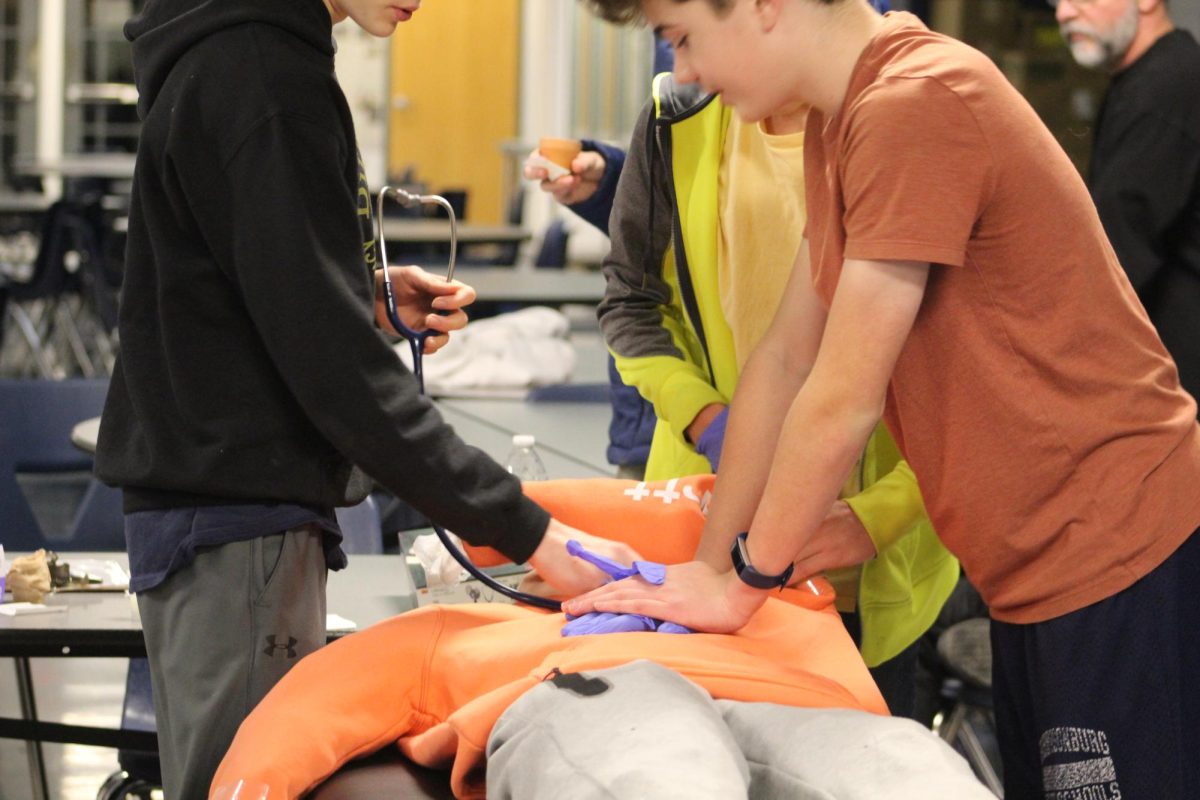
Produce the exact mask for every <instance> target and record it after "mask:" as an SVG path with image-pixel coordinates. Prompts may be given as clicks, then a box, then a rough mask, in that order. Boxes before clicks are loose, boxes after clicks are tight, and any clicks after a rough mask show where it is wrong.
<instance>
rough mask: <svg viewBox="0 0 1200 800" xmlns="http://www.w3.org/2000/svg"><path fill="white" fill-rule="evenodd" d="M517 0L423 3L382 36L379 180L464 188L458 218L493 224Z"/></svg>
mask: <svg viewBox="0 0 1200 800" xmlns="http://www.w3.org/2000/svg"><path fill="white" fill-rule="evenodd" d="M519 21H520V0H429V1H428V2H425V3H422V4H421V9H420V11H418V12H417V13H416V15H415V16H414V17H413V19H412V20H411V21H409V22H406V23H404V24H402V25H400V26H398V28H397V30H396V33H395V35H394V36H393V37H392V65H391V94H392V97H391V100H392V102H391V110H390V112H389V116H388V122H389V125H388V174H389V175H392V176H397V175H400V174H402V173H404V172H405V171H406V170H407V169H408V168H409V167H412V168H414V170H415V173H416V177H417V179H418V180H420V181H422V182H424V183H425V184H427V185H428V187H429V188H430V189H431V190H433V191H440V190H444V189H466V190H467V192H468V199H467V217H468V219H470V220H471V221H473V222H481V223H495V222H500V221H501V219H502V216H503V213H502V209H503V208H504V207H505V206H506V201H505V199H504V198H501V196H500V193H501V186H502V184H503V168H504V160H503V157H502V155H501V152H500V145H501V143H502V142H504V141H505V140H508V139H511V138H513V137H514V136H516V131H517V87H518V67H517V65H518V60H519V57H520V52H519V51H520V35H519V30H520V28H519Z"/></svg>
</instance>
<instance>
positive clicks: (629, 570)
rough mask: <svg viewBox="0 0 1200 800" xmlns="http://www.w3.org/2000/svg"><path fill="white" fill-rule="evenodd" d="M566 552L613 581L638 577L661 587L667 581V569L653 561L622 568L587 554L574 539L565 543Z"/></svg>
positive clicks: (596, 555)
mask: <svg viewBox="0 0 1200 800" xmlns="http://www.w3.org/2000/svg"><path fill="white" fill-rule="evenodd" d="M567 552H568V553H570V554H571V555H573V556H575V557H576V558H582V559H583V560H584V561H586V562H588V563H589V564H591V565H592V566H594V567H599V568H600V569H601V570H603V571H604V572H605V573H607V574H608V575H610V576H611V577H612V579H613V580H614V581H619V580H622V579H623V578H629V577H632V576H634V575H638V576H640V577H641V578H642V579H643V580H645V581H646V582H648V583H653V584H654V585H655V586H661V585H662V582H663V581H665V580H666V579H667V568H666V566H665V565H663V564H658V563H655V562H653V561H635V562H633V566H631V567H626V566H622V565H621V564H618V563H617V562H616V561H613V560H612V559H611V558H606V557H605V556H602V555H598V554H597V553H592V552H589V551H588V550H587V549H586V548H585V547H584V546H583V545H581V544H580V543H579V542H578V541H576V540H575V539H571V540H570V541H568V542H567Z"/></svg>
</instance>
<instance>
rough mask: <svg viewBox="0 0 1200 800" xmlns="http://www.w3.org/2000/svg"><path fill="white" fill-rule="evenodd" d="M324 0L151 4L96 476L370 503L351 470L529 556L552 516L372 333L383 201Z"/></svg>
mask: <svg viewBox="0 0 1200 800" xmlns="http://www.w3.org/2000/svg"><path fill="white" fill-rule="evenodd" d="M331 32H332V26H331V23H330V18H329V13H328V11H327V10H326V8H325V5H324V3H322V2H321V0H149V2H147V4H146V7H145V11H144V12H143V13H142V14H141V15H139V16H136V17H134V18H133V19H131V20H130V21H129V22H128V24H127V25H126V27H125V34H126V36H127V37H128V38H129V39H130V40H131V41H132V42H133V57H134V73H135V78H136V81H137V85H138V90H139V92H140V99H139V102H138V112H139V115H140V116H141V119H142V135H141V142H140V144H139V147H138V154H137V168H136V172H135V175H134V184H133V196H132V206H131V208H130V214H129V234H128V245H127V249H126V262H125V280H124V286H123V290H122V292H123V294H122V304H121V319H120V341H121V355H120V358H119V359H118V362H117V368H116V371H115V373H114V375H113V380H112V386H111V388H110V390H109V395H108V400H107V403H106V404H105V408H104V415H103V421H102V423H101V428H100V440H99V449H98V452H97V458H96V469H97V472H98V474H99V475H100V477H101V478H102V479H103V480H104V481H106V482H107V483H110V484H113V485H117V486H121V487H122V488H123V489H124V492H125V507H126V511H138V510H147V509H163V508H173V507H184V506H199V505H227V504H238V503H251V502H260V503H261V502H281V503H295V504H300V505H305V506H309V507H315V508H331V507H333V506H338V505H347V504H351V503H354V502H356V501H357V500H359V499H361V498H362V497H363V496H364V495H365V494H366V492H367V490H368V488H369V485H370V482H369V480H367V479H366V476H365V475H364V474H363V472H362V471H359V470H358V469H356V468H354V467H353V465H354V464H357V465H358V466H359V467H361V468H362V470H363V471H365V472H366V473H367V474H369V475H371V476H373V477H374V478H375V479H377V480H378V481H379V483H381V484H382V485H383V486H385V487H387V488H388V489H390V490H391V491H393V492H395V493H396V494H397V495H398V496H400V497H402V498H404V499H405V500H407V501H408V502H409V503H411V504H412V505H413V506H414V507H415V508H417V509H418V510H419V511H421V512H422V513H424V514H426V515H427V516H429V517H430V518H431V519H434V520H436V521H438V522H440V523H442V524H443V525H445V526H446V527H448V528H451V529H452V530H454V531H456V532H458V533H460V534H461V535H462V536H463V537H464V538H465V539H467V540H468V541H470V542H472V543H475V544H488V545H493V546H495V547H497V548H499V549H500V550H502V551H503V552H504V553H505V554H506V555H508V556H510V557H512V558H514V559H516V560H519V561H523V560H525V559H526V558H527V557H528V556H529V555H530V554H531V553H532V552H533V550H534V549H535V548H536V546H537V544H538V542H540V540H541V535H542V533H543V532H544V530H545V527H546V524H547V522H548V520H549V517H548V515H547V514H546V512H545V511H544V510H542V509H541V508H539V507H538V506H536V505H535V504H533V503H532V502H531V501H529V500H528V499H527V498H525V497H524V496H523V495H522V494H521V488H520V484H519V483H518V481H517V480H516V479H514V478H513V477H512V476H510V475H509V474H508V473H507V472H505V471H504V470H503V469H502V468H501V467H500V466H499V465H498V464H496V463H495V462H494V461H492V460H491V459H490V458H488V457H487V456H486V455H484V454H483V453H482V452H480V451H478V450H476V449H475V448H472V447H469V446H468V445H466V444H465V443H463V442H462V441H461V440H460V439H459V438H458V437H457V436H456V435H455V434H454V432H453V431H452V430H451V429H450V427H449V426H447V425H446V424H445V423H444V422H443V421H442V419H441V417H440V415H439V414H438V413H437V411H436V410H435V409H434V408H433V406H432V405H431V403H430V402H429V401H428V400H427V399H425V398H424V397H422V396H420V394H419V392H418V387H417V383H416V380H415V378H414V377H413V376H412V374H411V373H410V372H408V371H407V370H406V369H405V368H404V366H403V365H402V363H401V361H400V360H399V359H398V358H397V357H396V354H395V353H394V352H393V350H392V348H391V346H390V345H389V344H388V342H387V341H386V340H385V338H384V337H383V335H382V334H381V333H380V332H379V331H378V329H377V328H376V327H375V325H374V316H373V308H372V303H373V292H374V280H373V278H372V268H373V266H374V260H375V257H374V253H375V249H374V241H373V238H372V233H371V218H370V207H371V203H370V195H369V193H368V190H367V186H366V179H365V176H364V174H363V172H362V169H361V164H360V162H359V159H358V155H357V149H356V147H355V141H354V128H353V124H352V122H351V118H350V111H349V108H348V106H347V104H346V100H345V97H344V95H343V94H342V91H341V89H340V88H339V86H338V83H337V80H336V78H335V76H334V65H333V50H334V48H333V43H332V36H331Z"/></svg>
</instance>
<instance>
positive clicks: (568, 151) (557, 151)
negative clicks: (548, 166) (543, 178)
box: [538, 136, 583, 169]
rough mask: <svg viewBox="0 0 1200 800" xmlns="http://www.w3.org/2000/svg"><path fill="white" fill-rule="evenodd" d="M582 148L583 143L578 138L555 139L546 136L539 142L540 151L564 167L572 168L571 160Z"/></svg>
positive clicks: (548, 158)
mask: <svg viewBox="0 0 1200 800" xmlns="http://www.w3.org/2000/svg"><path fill="white" fill-rule="evenodd" d="M582 150H583V143H582V142H580V141H579V140H578V139H555V138H553V137H550V136H545V137H543V138H542V139H541V140H540V141H539V142H538V152H539V153H541V154H542V156H544V157H545V158H546V159H547V160H549V161H553V162H554V163H555V164H558V165H559V166H560V167H562V168H563V169H570V168H571V162H572V161H574V160H575V156H577V155H579V153H580V152H581V151H582Z"/></svg>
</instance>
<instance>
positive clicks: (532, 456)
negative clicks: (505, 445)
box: [506, 433, 546, 481]
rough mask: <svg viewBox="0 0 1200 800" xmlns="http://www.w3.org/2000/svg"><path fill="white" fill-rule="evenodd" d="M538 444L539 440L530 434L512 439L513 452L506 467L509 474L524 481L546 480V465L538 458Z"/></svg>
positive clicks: (519, 435)
mask: <svg viewBox="0 0 1200 800" xmlns="http://www.w3.org/2000/svg"><path fill="white" fill-rule="evenodd" d="M536 444H537V440H536V439H535V438H534V437H533V436H532V435H531V434H528V433H518V434H516V435H515V436H513V437H512V450H511V451H510V452H509V454H508V461H507V462H506V466H507V468H508V471H509V472H511V473H512V474H513V475H516V476H517V477H518V478H520V479H521V480H523V481H544V480H546V465H545V464H543V463H542V459H541V457H539V456H538V453H537V450H536V449H535V445H536Z"/></svg>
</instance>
